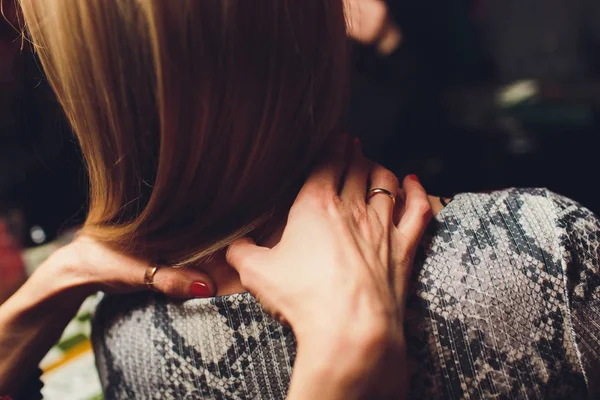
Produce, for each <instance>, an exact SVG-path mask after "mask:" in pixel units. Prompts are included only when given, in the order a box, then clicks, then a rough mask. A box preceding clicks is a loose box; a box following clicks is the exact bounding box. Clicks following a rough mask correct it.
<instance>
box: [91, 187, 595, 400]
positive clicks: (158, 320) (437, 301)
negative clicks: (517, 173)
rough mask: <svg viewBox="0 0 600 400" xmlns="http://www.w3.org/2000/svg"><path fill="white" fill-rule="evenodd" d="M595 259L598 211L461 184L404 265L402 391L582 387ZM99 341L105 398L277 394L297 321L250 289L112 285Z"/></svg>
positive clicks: (503, 395) (511, 392) (559, 391)
mask: <svg viewBox="0 0 600 400" xmlns="http://www.w3.org/2000/svg"><path fill="white" fill-rule="evenodd" d="M599 260H600V221H599V220H598V218H597V217H596V216H595V215H594V214H593V213H591V212H590V211H589V210H587V209H585V208H583V207H581V206H580V205H579V204H577V203H575V202H573V201H571V200H569V199H566V198H564V197H561V196H558V195H556V194H553V193H551V192H549V191H547V190H545V189H524V190H518V189H510V190H505V191H499V192H494V193H490V194H461V195H458V196H456V197H455V198H454V200H453V201H452V202H451V203H450V204H449V205H448V206H447V207H446V208H445V209H444V210H442V211H441V212H440V213H439V214H438V215H437V216H436V217H435V219H434V221H433V222H432V224H431V226H430V228H429V230H428V234H427V235H426V237H425V239H424V241H423V245H422V249H421V251H420V254H419V256H418V259H417V262H416V265H415V268H414V271H413V286H412V293H411V296H410V298H409V301H408V305H407V307H408V312H407V319H406V326H407V341H408V349H409V357H410V360H411V362H410V364H411V370H410V374H411V381H410V382H411V383H410V396H409V398H411V399H429V398H437V399H459V398H465V399H489V398H495V399H544V398H548V399H550V398H552V399H558V398H560V399H579V398H586V397H587V396H588V393H590V392H591V391H593V389H594V388H593V386H594V383H595V379H597V377H598V371H599V369H598V367H599V365H600V362H599V361H600V356H599V354H600V271H599ZM94 348H95V352H96V358H97V365H98V370H99V373H100V377H101V381H102V383H103V387H104V391H105V395H106V398H107V399H283V398H284V397H285V394H286V391H287V388H288V384H289V382H290V374H291V372H292V366H293V364H294V356H295V340H294V336H293V334H292V332H291V331H290V330H289V329H286V328H284V327H282V326H281V325H279V324H278V323H277V322H275V321H274V320H273V319H271V318H270V317H269V316H268V315H266V314H265V313H264V312H263V310H262V309H261V307H260V306H259V305H258V304H257V302H256V301H255V300H254V298H253V297H251V296H250V295H249V294H247V293H242V294H237V295H231V296H224V297H218V298H212V299H199V300H190V301H185V302H179V303H177V302H171V301H168V300H166V299H164V298H163V297H161V296H160V295H156V294H151V293H150V294H138V295H128V296H108V297H106V298H105V299H104V300H103V302H102V303H101V304H100V306H99V308H98V311H97V314H96V318H95V326H94ZM594 374H596V375H594ZM590 396H593V395H590Z"/></svg>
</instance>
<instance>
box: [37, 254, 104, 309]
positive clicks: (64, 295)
mask: <svg viewBox="0 0 600 400" xmlns="http://www.w3.org/2000/svg"><path fill="white" fill-rule="evenodd" d="M69 246H70V245H67V246H65V247H63V248H60V249H58V250H57V251H55V252H54V253H53V254H51V255H50V257H48V259H46V261H44V262H43V263H42V264H41V265H40V266H39V267H38V269H36V271H35V272H34V273H33V274H32V275H31V277H30V278H29V280H28V281H27V283H26V288H28V289H29V290H30V291H33V292H35V293H36V294H37V295H38V296H40V295H41V296H42V297H43V298H44V299H48V300H51V303H52V304H55V305H56V304H59V305H64V306H68V305H79V304H80V303H81V302H82V301H83V300H85V298H86V297H88V296H89V295H91V294H93V293H94V292H95V291H96V289H95V288H94V287H93V285H92V284H91V283H90V282H87V281H86V278H85V276H83V275H82V274H81V269H80V268H78V264H79V263H80V262H81V260H78V259H77V257H75V256H74V252H72V251H69V250H68V248H69Z"/></svg>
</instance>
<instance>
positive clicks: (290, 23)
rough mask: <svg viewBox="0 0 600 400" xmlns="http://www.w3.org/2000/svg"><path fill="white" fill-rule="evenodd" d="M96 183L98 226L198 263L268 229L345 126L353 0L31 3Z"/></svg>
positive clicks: (32, 18) (120, 245)
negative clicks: (347, 12) (348, 8)
mask: <svg viewBox="0 0 600 400" xmlns="http://www.w3.org/2000/svg"><path fill="white" fill-rule="evenodd" d="M20 2H21V6H22V9H23V15H24V17H25V23H26V27H27V29H28V31H29V34H30V35H31V38H32V40H33V43H34V45H35V46H36V50H37V52H38V54H39V57H40V60H41V62H42V65H43V67H44V69H45V71H46V74H47V76H48V79H49V81H50V83H51V84H52V86H53V88H54V90H55V92H56V95H57V97H58V99H59V101H60V103H61V104H62V106H63V108H64V110H65V113H66V115H67V117H68V119H69V121H70V123H71V125H72V127H73V129H74V131H75V133H76V135H77V137H78V139H79V142H80V144H81V149H82V152H83V155H84V157H85V160H86V163H87V166H88V170H89V180H90V210H89V216H88V219H87V221H86V229H87V230H88V231H90V232H92V234H94V235H96V237H98V238H99V239H101V240H102V241H104V242H105V243H107V244H109V245H110V246H112V247H114V248H117V249H119V250H122V251H125V252H127V253H129V254H133V255H136V256H140V257H144V258H148V259H150V260H153V261H156V260H157V259H159V258H160V259H162V260H163V261H164V262H167V263H170V264H187V263H191V262H194V261H196V260H198V259H199V258H201V257H204V256H206V255H209V254H211V253H213V252H214V251H216V250H218V249H220V248H223V247H224V246H225V245H227V244H228V243H229V242H230V241H231V240H232V239H234V238H236V237H239V236H240V235H243V234H245V233H247V232H249V231H250V230H252V229H254V228H256V227H258V226H260V225H261V224H263V223H264V221H265V220H266V219H267V218H268V216H269V215H270V213H271V212H272V211H273V207H274V205H275V203H276V202H278V201H280V200H281V199H283V198H284V196H286V195H290V194H291V192H292V191H293V190H294V188H295V187H296V185H297V184H298V182H299V180H300V179H301V178H302V175H303V173H305V172H306V169H307V168H308V167H309V166H310V164H311V163H312V162H313V161H314V159H315V156H316V154H317V153H318V152H319V151H320V150H321V149H322V147H323V144H324V143H325V142H326V141H327V140H328V138H329V137H330V135H331V133H332V131H334V130H335V129H336V128H337V127H338V126H337V125H338V123H339V118H340V114H341V111H342V108H343V103H344V97H345V96H344V95H345V90H346V72H347V71H346V69H347V65H346V61H347V60H346V56H347V54H346V53H347V46H346V33H345V22H344V16H343V6H342V0H302V1H299V0H252V1H245V0H177V1H170V0H20Z"/></svg>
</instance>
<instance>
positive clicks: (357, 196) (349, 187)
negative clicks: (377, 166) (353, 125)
mask: <svg viewBox="0 0 600 400" xmlns="http://www.w3.org/2000/svg"><path fill="white" fill-rule="evenodd" d="M351 146H352V161H351V163H350V165H349V166H348V172H347V173H346V179H345V180H344V185H343V187H342V190H341V193H340V198H341V199H342V200H343V201H345V202H347V203H350V204H352V203H359V204H364V203H365V195H366V193H367V183H368V180H369V169H370V168H369V167H370V166H369V164H370V163H369V160H367V158H366V157H365V156H364V155H363V153H362V150H361V148H360V142H359V141H358V139H354V140H353V142H352V145H351Z"/></svg>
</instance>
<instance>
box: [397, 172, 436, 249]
mask: <svg viewBox="0 0 600 400" xmlns="http://www.w3.org/2000/svg"><path fill="white" fill-rule="evenodd" d="M402 188H403V189H404V195H405V197H406V204H405V206H404V215H403V216H402V219H401V220H400V223H399V224H398V230H399V231H400V233H401V234H402V237H403V238H404V240H403V241H404V242H405V243H403V245H405V246H411V248H414V249H416V247H417V245H418V244H419V241H420V240H421V236H422V235H423V232H425V229H426V228H427V224H428V223H429V220H430V219H431V204H429V199H428V198H427V192H425V189H424V188H423V186H421V183H420V182H419V179H418V178H417V177H416V175H408V176H407V177H405V178H404V181H403V182H402Z"/></svg>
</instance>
